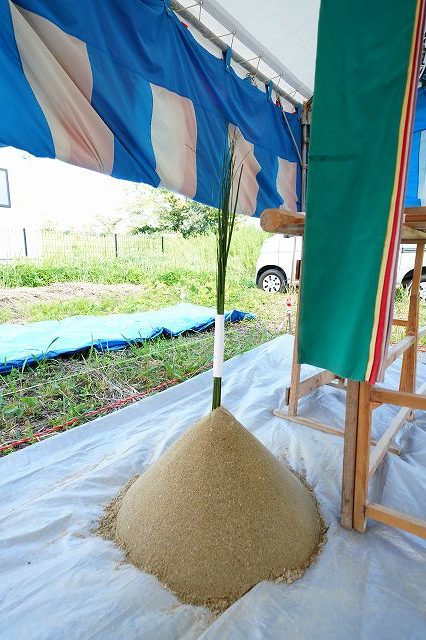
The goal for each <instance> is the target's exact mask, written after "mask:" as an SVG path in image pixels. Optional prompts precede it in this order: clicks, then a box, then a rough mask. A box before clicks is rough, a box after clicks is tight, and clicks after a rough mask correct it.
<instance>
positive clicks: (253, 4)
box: [179, 0, 320, 98]
mask: <svg viewBox="0 0 426 640" xmlns="http://www.w3.org/2000/svg"><path fill="white" fill-rule="evenodd" d="M179 2H180V4H182V5H183V6H185V7H191V9H190V10H191V12H192V13H193V15H194V16H196V17H198V16H200V18H201V21H202V22H203V23H204V24H205V25H206V26H207V27H209V28H210V29H212V31H214V32H215V33H216V34H218V35H223V34H225V32H226V30H228V32H232V31H234V30H235V32H236V33H235V38H234V42H235V47H234V48H235V49H236V50H237V51H239V52H241V54H242V55H243V56H244V55H245V52H244V47H243V48H241V44H239V43H238V42H237V41H238V40H239V39H240V38H241V41H242V42H244V44H246V45H247V43H248V39H249V37H250V35H251V36H252V37H253V40H254V41H256V44H255V45H254V46H253V45H250V48H249V49H247V56H248V55H249V50H250V51H252V52H254V53H256V54H257V53H258V51H261V52H264V55H263V59H262V60H261V62H260V65H259V69H260V70H261V71H262V70H263V71H264V72H265V74H266V75H270V71H271V67H270V66H268V64H266V62H265V61H266V60H267V59H268V57H270V58H275V59H276V61H278V62H279V63H281V65H282V66H284V67H285V68H286V69H287V71H288V72H289V74H290V76H291V75H293V76H295V78H296V79H297V81H298V82H299V83H300V84H301V85H304V87H305V90H304V91H298V93H299V97H300V95H301V96H302V97H304V98H308V97H310V96H311V95H312V93H313V87H314V75H315V56H316V44H317V27H318V15H319V7H320V0H267V1H266V2H258V1H257V0H227V1H226V2H225V0H204V1H203V2H202V11H201V13H200V10H199V6H194V4H195V2H194V0H179ZM197 3H198V0H197ZM218 24H221V25H223V26H224V27H225V30H222V33H221V34H220V28H218ZM223 39H224V40H225V41H226V42H227V43H228V44H230V42H231V36H228V37H224V38H223ZM241 41H240V42H241ZM257 49H258V50H257ZM247 59H248V58H247ZM254 64H256V63H254ZM276 66H278V65H276ZM278 72H279V71H278V70H277V73H278ZM271 77H272V76H271ZM284 79H285V78H284ZM275 81H277V80H276V79H275ZM287 84H288V85H289V86H290V87H291V86H293V88H297V87H296V86H295V85H296V84H297V83H295V82H292V81H291V77H287Z"/></svg>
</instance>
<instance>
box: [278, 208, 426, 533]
mask: <svg viewBox="0 0 426 640" xmlns="http://www.w3.org/2000/svg"><path fill="white" fill-rule="evenodd" d="M425 229H426V208H423V207H422V208H418V209H415V210H412V209H410V210H407V212H406V217H405V225H404V228H403V239H402V242H404V244H406V243H412V244H416V245H417V248H416V258H415V266H414V272H413V279H412V286H411V291H410V301H409V310H408V318H407V320H400V319H395V320H393V324H394V325H395V326H400V327H405V329H406V331H405V336H404V338H403V339H402V340H401V341H400V342H398V344H396V345H393V346H392V347H389V349H388V353H387V358H386V362H385V368H387V367H389V366H390V365H391V364H392V363H393V362H395V360H396V359H397V358H399V357H401V356H403V361H402V367H401V376H400V384H399V390H390V389H384V388H380V387H377V386H376V385H370V384H369V383H367V382H356V381H354V380H347V381H345V380H344V379H343V378H340V377H339V376H336V375H335V374H334V373H332V372H330V371H321V372H319V373H316V374H314V375H312V376H310V377H309V378H305V379H304V380H301V379H300V374H301V366H300V365H299V364H298V362H297V359H298V358H297V348H296V344H297V340H296V339H297V327H298V318H297V319H296V335H295V348H294V352H293V364H292V371H291V384H290V386H289V387H287V389H286V391H285V397H284V402H285V404H286V405H287V406H288V410H287V411H283V410H281V409H276V410H275V411H274V415H276V416H278V417H281V418H285V419H286V420H292V421H293V422H297V423H298V424H302V425H305V426H308V427H310V428H313V429H317V430H319V431H322V432H325V433H328V434H331V435H336V436H340V437H343V438H344V454H343V476H342V500H341V524H342V526H344V527H346V528H347V529H352V528H354V529H356V530H357V531H360V532H364V531H365V528H366V522H367V518H372V519H374V520H378V521H380V522H384V523H386V524H388V525H390V526H394V527H398V528H401V529H405V530H406V531H409V532H411V533H415V534H416V535H419V536H422V537H426V520H419V519H418V518H414V517H411V516H408V515H406V514H403V513H400V512H397V511H395V510H393V509H389V508H388V507H385V506H383V505H380V504H376V503H369V502H368V486H369V481H370V479H371V478H372V477H373V475H374V473H375V472H376V471H377V469H378V467H379V466H380V464H381V462H382V461H383V459H384V458H385V456H386V453H387V452H388V451H389V452H392V453H397V454H399V453H400V452H399V450H398V449H397V448H396V447H395V446H394V445H393V444H392V442H393V440H394V438H395V437H396V435H397V434H398V432H399V431H400V429H401V428H402V426H403V424H404V423H405V422H406V421H407V420H411V419H412V418H413V409H422V410H426V395H424V394H425V393H426V384H425V385H423V386H422V387H421V388H420V389H419V390H418V391H417V393H416V362H417V342H418V340H419V339H420V338H421V337H422V336H423V335H425V334H426V327H423V328H421V329H419V287H420V281H421V276H422V265H423V256H424V250H425V244H426V233H425V232H424V230H425ZM324 385H332V386H335V387H337V388H339V389H342V390H344V391H346V417H345V425H344V428H343V427H342V428H336V427H334V426H331V425H328V424H324V423H322V422H319V421H318V420H315V419H314V418H312V417H305V416H301V415H298V403H299V400H300V399H301V398H303V397H304V396H306V395H308V394H310V393H312V392H313V391H314V390H316V389H319V388H320V387H322V386H324ZM384 403H388V404H394V405H397V406H399V407H401V410H400V411H399V412H398V413H397V414H396V416H395V417H394V419H393V420H392V422H391V423H390V425H389V427H388V428H387V429H386V431H385V433H384V434H383V435H382V437H381V438H380V440H378V441H375V440H372V438H371V419H372V412H373V410H374V409H376V408H377V407H379V406H381V405H382V404H384ZM371 445H374V449H373V450H371Z"/></svg>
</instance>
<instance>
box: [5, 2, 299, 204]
mask: <svg viewBox="0 0 426 640" xmlns="http://www.w3.org/2000/svg"><path fill="white" fill-rule="evenodd" d="M0 114H1V117H0V145H3V146H6V145H10V146H14V147H17V148H20V149H25V150H27V151H29V152H30V153H32V154H34V155H36V156H41V157H52V158H58V159H60V160H63V161H65V162H69V163H72V164H75V165H78V166H80V167H86V168H88V169H92V170H94V171H100V172H102V173H105V174H109V175H112V176H115V177H117V178H123V179H126V180H132V181H135V182H145V183H147V184H150V185H152V186H155V187H156V186H164V187H166V188H168V189H171V190H173V191H176V192H178V193H181V194H183V195H185V196H188V197H190V198H194V199H195V200H198V201H200V202H203V203H205V204H208V205H213V206H214V205H217V204H218V202H219V195H220V179H221V171H222V164H223V156H224V152H225V148H226V147H227V145H228V140H229V138H230V137H234V136H236V139H237V162H239V163H243V164H244V170H243V178H242V184H241V189H240V201H239V212H240V213H245V214H247V215H255V216H258V215H260V213H261V212H262V211H263V209H265V208H267V207H279V206H284V207H285V208H287V209H290V210H297V209H298V208H299V202H300V166H299V162H298V157H299V154H298V149H297V148H295V146H296V147H298V148H299V150H300V139H301V136H300V121H299V116H298V114H297V113H292V114H291V113H287V114H285V117H284V114H283V111H282V109H281V107H280V106H279V105H276V104H274V103H273V102H272V100H271V97H270V96H269V95H268V93H264V92H262V91H260V90H259V89H257V88H256V87H254V86H253V85H252V84H251V82H250V81H249V80H244V79H242V78H240V77H238V76H237V75H236V73H235V72H234V71H233V69H232V68H231V66H230V64H229V55H228V56H227V57H226V59H220V58H216V57H214V56H213V55H212V54H210V53H209V52H207V51H206V50H205V49H203V47H201V46H200V45H199V44H198V43H197V42H196V41H195V39H194V38H193V36H192V35H191V33H190V32H189V31H188V29H186V28H185V26H184V25H183V24H182V23H181V22H180V20H179V19H178V18H177V17H176V15H175V14H174V13H173V12H172V11H171V10H170V7H169V5H168V0H167V1H166V2H165V1H164V0H120V1H119V0H102V1H100V0H73V1H72V2H64V1H59V0H55V1H52V0H19V1H17V2H12V1H11V0H0ZM289 129H291V133H292V135H291V134H290V131H289ZM294 141H296V145H295V144H294Z"/></svg>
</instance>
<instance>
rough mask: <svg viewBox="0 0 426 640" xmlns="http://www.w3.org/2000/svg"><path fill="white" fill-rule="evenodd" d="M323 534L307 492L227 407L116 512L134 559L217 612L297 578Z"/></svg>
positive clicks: (187, 437) (152, 471)
mask: <svg viewBox="0 0 426 640" xmlns="http://www.w3.org/2000/svg"><path fill="white" fill-rule="evenodd" d="M322 534H323V525H322V521H321V518H320V515H319V512H318V508H317V505H316V502H315V499H314V498H313V496H312V495H311V493H310V492H309V490H308V489H307V488H306V487H305V486H304V484H303V483H302V482H301V481H300V480H299V478H297V477H296V476H295V475H294V474H293V473H292V472H291V471H290V470H289V469H288V468H287V467H286V466H284V465H283V464H281V463H280V462H278V460H276V458H275V457H274V456H273V455H272V454H271V453H270V452H269V451H268V450H267V449H265V447H263V445H262V444H261V443H260V442H259V441H258V440H257V439H256V438H255V437H254V436H252V435H251V434H250V433H249V432H248V431H247V430H246V429H245V428H244V427H243V426H242V425H241V424H240V423H239V422H238V421H237V420H236V419H235V418H234V417H233V416H232V415H231V414H230V413H229V412H228V411H227V410H226V409H224V408H222V407H220V408H219V409H216V410H215V411H213V412H211V413H210V414H209V415H208V416H206V417H205V418H203V419H202V420H200V421H199V422H197V423H196V424H195V425H194V426H193V427H192V428H191V429H190V430H189V431H188V432H187V433H185V434H184V435H183V436H182V437H181V438H180V439H179V440H178V441H177V442H176V443H175V444H174V445H173V446H172V447H171V448H170V449H169V450H168V451H167V452H166V453H165V454H164V455H163V456H162V457H161V458H160V459H159V460H158V461H157V462H156V463H155V464H153V465H152V466H151V467H150V468H149V469H148V470H147V471H146V472H145V473H144V474H143V475H142V476H140V477H139V478H138V479H137V480H136V481H135V482H133V484H131V486H130V487H129V488H128V490H127V491H126V492H125V494H124V497H123V498H122V502H121V506H120V508H119V509H118V513H117V518H116V539H117V541H118V542H119V544H120V545H121V546H123V547H124V548H125V550H126V551H127V555H128V558H129V559H130V560H131V561H132V562H133V563H134V564H135V565H137V566H138V567H140V568H142V569H144V570H145V571H147V572H149V573H152V574H154V575H156V576H157V577H158V578H159V579H160V580H161V582H163V583H164V584H165V585H166V586H168V587H169V588H170V589H171V590H172V591H174V592H175V593H176V594H177V595H178V597H179V598H180V599H181V600H183V601H184V602H191V603H194V604H202V605H207V606H210V607H212V608H216V609H221V608H225V607H226V606H228V605H229V604H230V603H231V602H233V601H234V600H236V599H237V598H238V597H240V596H241V595H243V594H244V593H245V592H246V591H248V590H249V589H250V588H251V587H252V586H254V585H255V584H256V583H258V582H260V581H261V580H265V579H275V578H280V577H281V578H284V579H287V580H288V581H292V580H294V579H295V578H296V577H300V575H301V574H302V573H303V571H304V570H305V569H306V568H307V566H309V564H310V562H311V561H312V559H313V557H314V555H315V554H316V552H317V549H318V546H319V544H320V541H321V538H322Z"/></svg>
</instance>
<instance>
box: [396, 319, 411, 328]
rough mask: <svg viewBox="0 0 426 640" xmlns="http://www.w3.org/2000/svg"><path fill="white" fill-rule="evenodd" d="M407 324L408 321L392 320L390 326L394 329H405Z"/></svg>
mask: <svg viewBox="0 0 426 640" xmlns="http://www.w3.org/2000/svg"><path fill="white" fill-rule="evenodd" d="M407 323H408V320H401V318H394V319H393V320H392V324H393V325H395V326H396V327H406V326H407Z"/></svg>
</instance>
